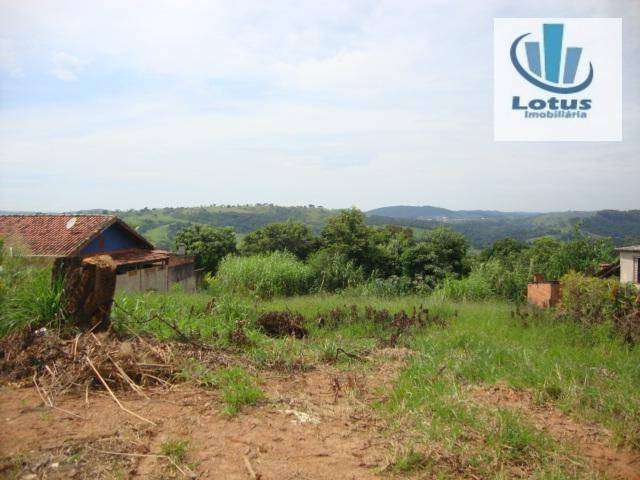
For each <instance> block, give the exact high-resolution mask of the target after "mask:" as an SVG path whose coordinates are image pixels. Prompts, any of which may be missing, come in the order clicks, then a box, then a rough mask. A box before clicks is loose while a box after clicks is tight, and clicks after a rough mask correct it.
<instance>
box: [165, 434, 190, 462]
mask: <svg viewBox="0 0 640 480" xmlns="http://www.w3.org/2000/svg"><path fill="white" fill-rule="evenodd" d="M188 450H189V442H187V441H186V440H165V441H164V442H162V443H161V444H160V453H162V455H166V456H167V457H169V458H170V459H171V460H173V462H175V463H178V464H179V463H184V462H185V460H186V458H187V452H188Z"/></svg>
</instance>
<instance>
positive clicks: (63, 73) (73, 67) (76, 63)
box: [51, 52, 85, 82]
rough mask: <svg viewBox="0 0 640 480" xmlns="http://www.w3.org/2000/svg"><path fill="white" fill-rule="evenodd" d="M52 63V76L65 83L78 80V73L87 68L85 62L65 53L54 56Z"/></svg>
mask: <svg viewBox="0 0 640 480" xmlns="http://www.w3.org/2000/svg"><path fill="white" fill-rule="evenodd" d="M51 63H52V64H53V68H52V69H51V74H52V75H53V76H54V77H56V78H59V79H60V80H64V81H65V82H73V81H75V80H78V73H79V72H80V70H82V69H83V68H84V66H85V62H82V61H80V59H78V58H77V57H74V56H73V55H70V54H68V53H65V52H58V53H56V54H54V55H53V57H52V58H51Z"/></svg>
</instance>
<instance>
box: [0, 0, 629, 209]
mask: <svg viewBox="0 0 640 480" xmlns="http://www.w3.org/2000/svg"><path fill="white" fill-rule="evenodd" d="M494 17H622V18H623V45H624V51H623V98H624V104H625V109H624V120H623V129H624V131H623V135H624V141H623V142H617V143H595V142H593V143H495V142H494V141H493V127H492V105H493V78H492V76H493V73H492V67H493V59H492V55H493V53H492V51H493V50H492V41H493V37H492V30H493V18H494ZM639 31H640V2H637V1H635V0H628V1H606V0H581V1H562V0H554V1H547V0H536V1H535V2H534V1H531V2H526V1H523V2H513V1H494V0H491V1H482V2H478V1H471V0H469V1H420V2H418V1H401V2H398V1H379V2H378V1H345V0H343V1H335V2H333V1H328V2H315V1H314V2H301V1H270V2H243V1H233V2H231V1H225V2H214V1H178V0H174V1H162V0H157V1H136V2H132V1H130V0H110V1H109V2H92V1H86V2H79V1H75V0H74V1H42V0H40V1H31V0H14V1H6V0H0V209H3V210H40V211H62V210H74V209H86V208H121V209H126V208H141V207H145V206H149V207H152V206H187V205H200V204H210V203H217V204H228V203H243V204H244V203H255V202H272V203H276V204H282V205H298V204H308V203H313V204H316V205H324V206H327V207H348V206H351V205H356V206H358V207H360V208H363V209H369V208H374V207H378V206H384V205H394V204H414V205H416V204H418V205H422V204H431V205H438V206H444V207H448V208H456V209H462V208H466V209H480V208H482V209H498V210H530V211H550V210H568V209H572V210H593V209H601V208H619V209H630V208H640V161H639V154H640V137H639V135H638V134H639V133H640V115H639V110H638V105H639V100H640V81H639V80H638V79H639V78H640V67H639V65H640V35H639V34H638V32H639Z"/></svg>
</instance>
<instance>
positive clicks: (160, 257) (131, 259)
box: [85, 248, 169, 266]
mask: <svg viewBox="0 0 640 480" xmlns="http://www.w3.org/2000/svg"><path fill="white" fill-rule="evenodd" d="M100 255H109V256H110V257H111V258H112V259H113V262H114V263H115V264H116V266H120V265H135V264H138V263H152V262H165V263H168V262H169V252H167V251H165V250H142V249H137V248H130V249H125V250H115V251H112V252H104V253H94V254H91V255H87V256H86V257H85V258H88V257H97V256H100Z"/></svg>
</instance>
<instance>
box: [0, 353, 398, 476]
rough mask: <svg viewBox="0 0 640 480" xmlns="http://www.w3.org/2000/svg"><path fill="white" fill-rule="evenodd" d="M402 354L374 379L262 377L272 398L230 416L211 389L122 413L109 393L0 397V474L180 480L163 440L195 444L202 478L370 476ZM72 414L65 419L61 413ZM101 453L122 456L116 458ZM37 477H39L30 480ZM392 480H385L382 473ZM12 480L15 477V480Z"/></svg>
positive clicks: (380, 453)
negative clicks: (163, 451) (383, 391)
mask: <svg viewBox="0 0 640 480" xmlns="http://www.w3.org/2000/svg"><path fill="white" fill-rule="evenodd" d="M403 357H404V354H403V352H402V351H399V350H387V351H383V352H380V353H378V354H377V355H376V356H375V358H372V359H371V360H370V362H368V364H367V371H368V373H367V374H365V373H363V372H362V371H358V372H356V371H353V372H348V371H341V370H339V369H337V368H335V367H331V366H322V367H320V368H318V369H317V370H314V371H311V372H306V373H297V374H293V375H285V374H275V373H274V374H270V375H269V376H265V374H262V376H261V383H262V388H263V389H264V391H265V393H266V396H267V399H268V400H267V401H265V402H263V403H262V404H260V405H258V406H255V407H251V408H247V409H246V410H244V411H243V413H241V414H239V415H237V416H235V417H228V416H225V415H224V414H222V413H221V410H222V408H221V402H220V400H219V398H218V397H217V394H216V392H215V391H207V390H203V389H199V388H194V387H187V386H185V385H183V386H179V387H177V388H175V389H173V390H172V391H169V392H167V391H166V390H165V391H158V392H155V393H151V395H150V398H149V399H145V398H141V397H138V396H133V394H127V395H126V396H125V395H122V397H121V399H122V400H123V401H124V403H125V405H126V406H127V408H129V409H131V410H132V411H134V412H136V413H138V414H139V415H142V416H144V417H145V418H147V419H149V420H151V421H153V422H154V423H156V425H150V424H147V423H145V422H142V421H140V420H138V419H136V418H134V417H132V416H131V415H128V414H126V413H125V412H123V411H122V410H120V409H119V408H118V407H117V406H116V405H115V403H114V402H113V400H112V399H111V398H110V397H108V396H107V395H106V393H103V392H98V391H93V392H90V394H89V397H88V403H86V401H85V398H84V396H78V395H77V394H76V395H69V396H66V397H65V398H63V399H59V400H58V402H57V404H56V406H57V407H59V408H60V409H61V410H52V409H49V408H44V407H43V406H42V402H41V400H40V398H39V396H38V394H37V393H36V391H35V389H33V388H21V389H17V388H12V387H4V388H2V390H0V421H1V422H2V425H1V426H0V458H4V459H5V461H4V464H3V465H2V466H0V468H1V469H0V477H2V478H4V476H7V477H9V475H15V478H26V479H29V478H44V477H46V478H96V479H97V478H161V477H162V476H163V475H164V476H165V477H164V478H166V475H173V476H175V477H176V478H180V477H182V475H180V474H179V472H176V471H175V470H174V469H172V468H171V467H170V466H169V464H168V462H167V460H166V459H165V458H159V457H154V456H145V455H150V454H155V453H157V452H159V451H160V446H161V445H162V444H163V442H166V441H167V440H176V439H185V440H187V441H188V442H189V448H188V453H187V459H186V463H187V464H189V465H190V466H191V469H192V470H193V471H194V472H196V474H197V476H198V478H225V479H230V480H233V479H243V480H244V479H248V478H252V477H251V473H250V470H253V472H254V473H255V476H254V478H261V479H263V480H266V479H331V480H333V479H335V478H336V472H340V474H339V478H344V479H374V478H380V475H379V474H378V473H377V472H379V471H380V470H381V469H382V468H383V467H384V466H385V465H386V463H387V462H388V454H389V446H388V444H387V441H386V440H385V436H384V435H382V434H381V431H382V429H383V424H382V423H381V421H380V420H379V419H378V418H377V417H376V416H375V414H374V412H373V411H372V410H371V408H370V407H369V406H368V405H369V404H370V402H371V401H372V400H374V399H376V398H379V397H380V393H379V389H380V388H381V387H383V386H384V385H386V384H388V383H389V382H391V381H392V380H393V378H395V375H396V373H397V371H398V369H399V368H400V366H401V365H402V363H403ZM65 411H66V412H65ZM105 452H120V453H125V454H126V455H113V454H109V453H105ZM30 475H35V476H30ZM386 477H387V478H388V475H387V476H386ZM9 478H11V477H9Z"/></svg>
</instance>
